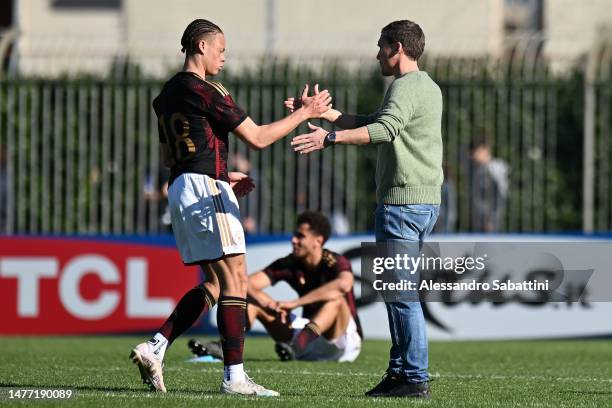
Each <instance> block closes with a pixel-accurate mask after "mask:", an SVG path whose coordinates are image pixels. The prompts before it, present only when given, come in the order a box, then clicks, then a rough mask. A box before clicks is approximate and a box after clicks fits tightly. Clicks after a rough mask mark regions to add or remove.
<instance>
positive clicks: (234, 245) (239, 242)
mask: <svg viewBox="0 0 612 408" xmlns="http://www.w3.org/2000/svg"><path fill="white" fill-rule="evenodd" d="M168 207H169V209H170V218H171V219H172V230H173V232H174V238H175V239H176V245H177V246H178V249H179V252H180V253H181V257H182V258H183V262H184V263H185V264H195V263H198V262H200V261H207V260H214V259H219V258H221V257H222V256H224V255H229V254H244V253H245V245H244V231H243V229H242V224H241V223H240V210H239V208H238V200H237V199H236V196H235V195H234V191H233V190H232V188H231V187H230V185H229V184H228V183H226V182H224V181H220V180H215V179H213V178H210V177H208V176H206V175H203V174H196V173H185V174H181V175H180V176H179V177H177V178H176V180H174V181H173V182H172V185H170V188H169V189H168Z"/></svg>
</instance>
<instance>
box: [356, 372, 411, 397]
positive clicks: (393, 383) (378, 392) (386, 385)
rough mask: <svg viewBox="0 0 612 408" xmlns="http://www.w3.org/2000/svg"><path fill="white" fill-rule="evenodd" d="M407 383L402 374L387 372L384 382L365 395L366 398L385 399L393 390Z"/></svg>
mask: <svg viewBox="0 0 612 408" xmlns="http://www.w3.org/2000/svg"><path fill="white" fill-rule="evenodd" d="M405 383H406V380H405V379H404V377H403V376H401V375H400V374H394V373H390V372H387V373H385V375H383V378H382V381H381V382H379V383H378V384H377V385H376V386H375V387H374V388H372V389H371V390H370V391H368V392H366V393H365V395H366V397H384V396H386V393H387V392H389V391H390V390H391V389H393V388H395V387H397V386H400V385H402V384H405Z"/></svg>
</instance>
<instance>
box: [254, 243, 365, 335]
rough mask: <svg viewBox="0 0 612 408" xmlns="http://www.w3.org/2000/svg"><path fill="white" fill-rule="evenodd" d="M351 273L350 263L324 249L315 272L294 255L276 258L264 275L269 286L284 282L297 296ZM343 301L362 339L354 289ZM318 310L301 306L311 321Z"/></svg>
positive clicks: (344, 258)
mask: <svg viewBox="0 0 612 408" xmlns="http://www.w3.org/2000/svg"><path fill="white" fill-rule="evenodd" d="M343 271H348V272H351V273H352V272H353V270H352V268H351V262H350V261H349V260H348V259H347V258H346V257H344V256H342V255H340V254H337V253H335V252H332V251H328V250H327V249H323V257H322V258H321V263H319V265H318V266H317V267H316V268H315V269H314V270H306V269H305V268H304V266H303V264H302V261H301V260H300V259H299V258H296V257H295V256H293V255H288V256H286V257H284V258H280V259H277V260H276V261H274V262H272V264H270V265H269V266H268V267H267V268H265V269H264V270H263V272H264V273H265V274H266V275H268V277H269V278H270V281H271V282H272V285H275V284H276V283H277V282H280V281H283V282H287V283H288V284H289V286H291V287H292V288H293V290H295V291H296V292H297V293H298V295H300V297H301V296H304V295H305V294H307V293H308V292H311V291H313V290H315V289H317V288H319V287H321V286H323V285H324V284H326V283H327V282H330V281H332V280H334V279H336V278H337V277H338V275H339V274H340V272H343ZM345 299H346V301H347V303H348V305H349V308H350V309H351V315H352V316H353V319H354V320H355V324H357V331H358V332H359V335H360V336H361V337H362V338H363V331H362V330H361V323H360V322H359V316H358V315H357V304H356V302H355V294H354V293H353V289H352V288H351V291H350V292H348V293H347V294H346V295H345ZM320 307H321V305H320V304H317V303H312V304H310V305H306V306H304V309H303V312H302V315H303V316H304V317H305V318H307V319H310V318H311V317H312V316H314V315H315V314H316V312H317V311H318V310H319V308H320Z"/></svg>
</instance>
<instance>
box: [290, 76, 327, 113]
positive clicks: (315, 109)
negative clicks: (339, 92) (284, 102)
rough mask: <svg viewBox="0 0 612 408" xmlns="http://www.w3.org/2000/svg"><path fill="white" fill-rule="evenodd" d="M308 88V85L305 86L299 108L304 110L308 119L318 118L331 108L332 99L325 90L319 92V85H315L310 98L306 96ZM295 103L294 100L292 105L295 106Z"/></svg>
mask: <svg viewBox="0 0 612 408" xmlns="http://www.w3.org/2000/svg"><path fill="white" fill-rule="evenodd" d="M308 88H309V87H308V84H306V85H305V86H304V90H303V91H302V96H301V97H300V102H299V104H300V108H301V109H304V111H305V112H306V114H307V115H308V117H309V118H311V119H314V118H320V117H322V116H323V115H324V114H325V112H327V111H328V110H330V109H331V108H332V104H331V101H332V97H331V95H330V94H329V91H328V90H327V89H325V90H323V91H320V92H319V84H316V85H315V93H314V95H312V96H308ZM290 99H291V98H290ZM288 100H289V99H288ZM295 103H296V101H295V99H294V100H293V104H294V105H295Z"/></svg>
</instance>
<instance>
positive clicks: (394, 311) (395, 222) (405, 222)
mask: <svg viewBox="0 0 612 408" xmlns="http://www.w3.org/2000/svg"><path fill="white" fill-rule="evenodd" d="M439 211H440V206H439V205H430V204H407V205H388V204H379V205H378V206H377V207H376V212H375V213H374V230H375V233H376V242H393V241H400V242H402V241H403V242H410V243H416V242H418V243H419V245H418V247H417V246H416V245H409V246H408V248H414V249H415V250H416V249H417V248H418V249H420V248H421V246H422V245H423V240H424V239H425V237H427V235H429V234H430V233H431V230H432V229H433V227H434V225H435V223H436V220H437V219H438V213H439ZM419 252H420V251H419ZM411 255H412V256H418V255H419V254H418V253H415V254H411ZM385 305H386V306H387V316H388V318H389V331H390V332H391V351H390V353H389V368H388V371H389V372H391V373H394V374H402V375H404V376H405V378H406V380H407V381H408V382H412V383H419V382H424V381H429V374H428V373H427V368H428V348H427V330H426V326H425V318H424V316H423V309H422V308H421V303H420V302H408V301H397V302H385Z"/></svg>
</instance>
